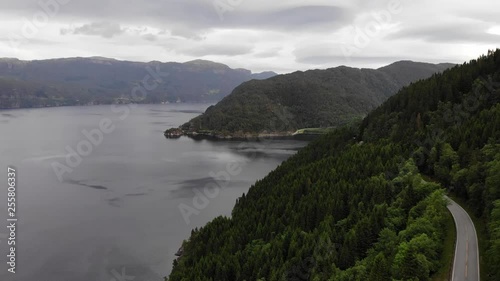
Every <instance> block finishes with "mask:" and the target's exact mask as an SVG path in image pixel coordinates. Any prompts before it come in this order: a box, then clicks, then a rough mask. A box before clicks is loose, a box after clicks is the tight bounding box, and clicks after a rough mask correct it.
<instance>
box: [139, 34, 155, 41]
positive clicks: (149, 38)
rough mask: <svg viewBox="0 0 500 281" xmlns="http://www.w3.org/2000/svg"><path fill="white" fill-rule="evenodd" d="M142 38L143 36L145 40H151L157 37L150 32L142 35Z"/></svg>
mask: <svg viewBox="0 0 500 281" xmlns="http://www.w3.org/2000/svg"><path fill="white" fill-rule="evenodd" d="M142 38H144V39H145V40H147V41H151V42H154V41H156V40H158V37H157V36H156V35H154V34H151V33H148V34H144V35H142Z"/></svg>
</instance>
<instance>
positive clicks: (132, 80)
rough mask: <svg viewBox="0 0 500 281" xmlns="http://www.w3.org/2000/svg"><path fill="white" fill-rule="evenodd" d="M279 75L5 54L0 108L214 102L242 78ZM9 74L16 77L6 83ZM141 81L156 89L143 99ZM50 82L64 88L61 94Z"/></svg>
mask: <svg viewBox="0 0 500 281" xmlns="http://www.w3.org/2000/svg"><path fill="white" fill-rule="evenodd" d="M155 72H156V74H155ZM274 75H276V73H274V72H264V73H252V72H251V71H250V70H245V69H232V68H230V67H229V66H227V65H225V64H221V63H216V62H211V61H206V60H195V61H191V62H186V63H177V62H166V63H163V62H158V61H151V62H133V61H121V60H116V59H113V58H104V57H86V58H84V57H72V58H58V59H49V60H32V61H24V60H19V59H16V58H0V77H1V78H3V80H2V81H3V82H4V83H0V108H18V107H45V106H60V105H88V104H110V103H123V102H125V103H130V102H134V103H161V102H178V101H181V102H197V103H213V102H217V101H219V100H221V99H222V98H223V97H225V96H226V95H228V94H229V93H230V92H231V91H232V90H233V89H234V88H235V87H236V86H238V85H239V84H241V83H242V82H245V81H249V80H252V79H265V78H269V77H272V76H274ZM151 76H154V77H152V78H154V79H153V80H154V81H153V82H155V84H153V86H154V87H152V86H149V85H147V86H145V85H144V83H145V82H144V80H145V78H147V77H149V78H151ZM7 80H9V81H10V82H9V83H5V81H7ZM23 82H25V83H27V84H29V85H30V87H28V88H26V89H27V91H24V92H23V94H19V93H17V94H16V93H15V91H14V89H13V88H12V87H9V86H8V85H11V84H15V83H23ZM149 83H152V82H149ZM34 85H36V87H35V86H34ZM138 86H139V87H143V88H147V89H150V90H149V91H147V95H146V97H145V98H143V99H136V98H134V97H133V95H132V90H133V89H134V88H136V87H138ZM50 88H60V89H64V90H63V91H59V92H57V95H55V93H53V92H51V91H50V90H49V89H50ZM28 89H32V91H28ZM45 91H48V92H49V93H47V95H46V96H47V97H40V95H38V96H37V95H36V93H37V92H45ZM52 94H54V95H52ZM77 97H78V98H77Z"/></svg>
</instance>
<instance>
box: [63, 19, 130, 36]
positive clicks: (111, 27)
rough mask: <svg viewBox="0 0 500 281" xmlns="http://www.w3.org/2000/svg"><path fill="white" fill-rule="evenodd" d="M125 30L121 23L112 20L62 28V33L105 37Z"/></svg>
mask: <svg viewBox="0 0 500 281" xmlns="http://www.w3.org/2000/svg"><path fill="white" fill-rule="evenodd" d="M123 32H125V29H123V28H122V27H121V26H120V25H119V24H117V23H110V22H93V23H89V24H84V25H82V26H79V27H76V28H68V29H61V34H62V35H66V34H83V35H93V36H101V37H104V38H112V37H113V36H115V35H119V34H122V33H123Z"/></svg>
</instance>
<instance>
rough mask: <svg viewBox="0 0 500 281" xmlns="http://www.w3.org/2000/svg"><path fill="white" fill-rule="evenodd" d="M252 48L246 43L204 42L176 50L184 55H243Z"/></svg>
mask: <svg viewBox="0 0 500 281" xmlns="http://www.w3.org/2000/svg"><path fill="white" fill-rule="evenodd" d="M252 49H253V48H252V46H248V45H228V44H219V45H215V44H204V45H200V46H197V47H191V48H186V49H183V50H178V51H179V52H181V53H183V54H186V55H191V56H196V57H203V56H209V55H221V56H238V55H245V54H248V53H251V52H252Z"/></svg>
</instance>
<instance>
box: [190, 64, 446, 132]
mask: <svg viewBox="0 0 500 281" xmlns="http://www.w3.org/2000/svg"><path fill="white" fill-rule="evenodd" d="M452 66H453V64H428V63H418V62H411V61H400V62H396V63H393V64H391V65H388V66H385V67H382V68H379V69H357V68H350V67H346V66H340V67H337V68H331V69H326V70H310V71H306V72H300V71H299V72H295V73H291V74H286V75H279V76H275V77H273V78H270V79H267V80H260V81H257V80H253V81H249V82H246V83H243V84H242V85H240V86H239V87H237V88H236V89H235V90H234V91H233V93H232V94H231V95H229V96H227V97H226V98H224V99H223V100H222V101H221V102H220V103H218V104H217V105H215V106H212V107H210V108H208V109H207V111H206V112H205V113H204V114H203V115H201V116H199V117H196V118H195V119H193V120H191V121H190V122H188V123H186V124H185V125H183V126H182V129H183V130H184V131H185V132H201V133H203V134H210V135H216V136H219V137H220V136H237V137H241V136H248V135H255V134H276V133H278V134H291V133H293V132H295V131H296V130H297V129H301V128H326V127H335V126H338V125H342V124H345V123H348V122H351V121H352V120H355V119H360V118H362V117H363V116H365V115H366V114H367V113H368V112H370V111H371V110H373V109H374V108H375V107H377V106H379V105H380V104H381V103H382V102H384V101H385V100H387V98H389V97H390V96H392V95H393V94H395V93H396V92H397V91H398V90H399V89H401V88H402V87H404V86H407V85H409V84H410V83H411V82H414V81H417V80H420V79H424V78H428V77H430V76H432V75H433V74H434V73H437V72H441V71H443V70H445V69H447V68H450V67H452Z"/></svg>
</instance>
